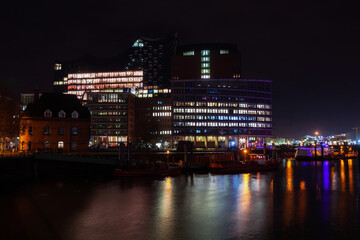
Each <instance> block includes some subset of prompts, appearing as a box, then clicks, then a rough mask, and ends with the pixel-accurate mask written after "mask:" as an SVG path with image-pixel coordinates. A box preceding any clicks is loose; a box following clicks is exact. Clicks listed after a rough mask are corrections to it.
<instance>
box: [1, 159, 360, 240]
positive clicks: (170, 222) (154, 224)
mask: <svg viewBox="0 0 360 240" xmlns="http://www.w3.org/2000/svg"><path fill="white" fill-rule="evenodd" d="M281 166H282V167H281V169H280V170H279V171H274V172H266V173H246V174H234V175H211V174H193V175H182V176H178V177H167V178H164V179H136V178H133V179H124V180H113V181H110V182H103V181H100V182H96V181H95V182H84V183H80V185H79V184H78V185H76V186H75V185H74V183H72V182H63V183H62V184H61V186H62V188H57V187H56V186H57V185H56V184H51V183H47V184H42V183H37V184H35V185H33V186H32V187H30V188H28V189H27V191H24V192H22V193H20V194H19V195H16V196H7V197H8V198H9V199H10V200H11V202H12V203H13V204H12V205H11V208H10V210H8V211H7V212H9V211H10V213H11V214H13V215H14V216H15V217H14V219H20V220H22V221H21V222H23V225H21V226H23V228H25V230H23V231H24V236H28V234H29V233H28V232H27V231H28V230H26V229H28V228H26V224H25V225H24V222H26V221H25V220H24V218H25V214H24V210H23V209H29V208H30V209H31V206H33V205H34V203H36V206H37V208H38V210H39V209H40V210H41V212H42V214H41V215H40V216H42V217H43V221H45V220H44V219H46V221H47V222H48V223H47V224H45V226H51V228H52V230H51V231H50V230H48V231H47V232H46V231H44V229H47V228H46V227H45V228H42V230H41V231H42V232H44V233H40V230H39V233H36V234H38V235H40V237H39V238H41V234H45V235H46V236H47V235H49V234H50V235H51V233H54V232H55V233H56V234H58V235H59V236H60V237H61V239H90V240H91V239H109V240H110V239H227V238H229V239H248V238H255V239H259V238H260V239H289V238H295V239H299V238H301V239H303V238H310V239H312V238H323V239H337V238H340V237H341V238H354V237H355V238H356V237H358V235H359V231H360V230H359V229H360V221H359V220H360V218H359V216H360V212H359V168H358V162H357V160H339V161H325V162H317V163H315V162H296V161H294V160H284V161H283V163H282V165H281ZM75 188H76V189H80V193H79V194H74V189H75ZM39 189H41V190H39ZM76 193H77V192H76ZM44 194H45V195H44ZM26 196H31V199H32V200H31V201H28V206H27V203H26V199H28V197H26ZM24 199H25V200H24ZM10 200H9V201H10ZM13 200H14V201H13ZM24 201H25V202H24ZM5 203H6V202H5ZM20 203H21V204H20ZM0 204H3V206H4V202H2V201H1V199H0ZM54 206H59V207H58V208H54ZM34 209H35V208H34ZM0 210H2V209H0ZM40 210H39V211H40ZM27 211H29V210H27ZM32 212H33V213H27V214H28V215H29V216H27V217H29V218H31V217H34V218H35V217H36V218H38V219H39V214H37V213H36V211H35V210H33V211H32ZM31 214H33V215H34V216H32V215H31ZM59 216H61V217H59ZM4 219H5V218H4ZM40 219H41V218H40ZM39 221H40V220H39ZM39 224H40V223H39ZM24 226H25V227H24ZM20 233H21V231H20ZM9 234H10V233H9ZM1 236H2V235H0V237H1ZM5 236H7V235H5ZM1 239H7V238H1Z"/></svg>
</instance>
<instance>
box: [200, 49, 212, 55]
mask: <svg viewBox="0 0 360 240" xmlns="http://www.w3.org/2000/svg"><path fill="white" fill-rule="evenodd" d="M209 54H210V50H202V51H201V56H208V55H209Z"/></svg>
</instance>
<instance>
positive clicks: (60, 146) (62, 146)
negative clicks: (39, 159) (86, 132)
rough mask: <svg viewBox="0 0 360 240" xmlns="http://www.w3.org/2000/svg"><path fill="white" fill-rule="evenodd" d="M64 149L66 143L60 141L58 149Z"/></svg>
mask: <svg viewBox="0 0 360 240" xmlns="http://www.w3.org/2000/svg"><path fill="white" fill-rule="evenodd" d="M63 148H64V142H63V141H59V142H58V149H63Z"/></svg>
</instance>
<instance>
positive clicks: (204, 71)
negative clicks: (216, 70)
mask: <svg viewBox="0 0 360 240" xmlns="http://www.w3.org/2000/svg"><path fill="white" fill-rule="evenodd" d="M204 73H210V69H201V74H204Z"/></svg>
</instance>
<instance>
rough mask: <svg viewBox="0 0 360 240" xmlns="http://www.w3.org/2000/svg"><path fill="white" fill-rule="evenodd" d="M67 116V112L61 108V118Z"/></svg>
mask: <svg viewBox="0 0 360 240" xmlns="http://www.w3.org/2000/svg"><path fill="white" fill-rule="evenodd" d="M65 117H66V113H65V112H64V111H63V110H61V111H60V112H59V118H65Z"/></svg>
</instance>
